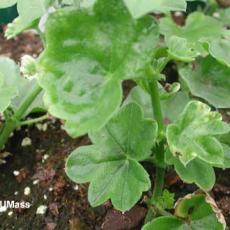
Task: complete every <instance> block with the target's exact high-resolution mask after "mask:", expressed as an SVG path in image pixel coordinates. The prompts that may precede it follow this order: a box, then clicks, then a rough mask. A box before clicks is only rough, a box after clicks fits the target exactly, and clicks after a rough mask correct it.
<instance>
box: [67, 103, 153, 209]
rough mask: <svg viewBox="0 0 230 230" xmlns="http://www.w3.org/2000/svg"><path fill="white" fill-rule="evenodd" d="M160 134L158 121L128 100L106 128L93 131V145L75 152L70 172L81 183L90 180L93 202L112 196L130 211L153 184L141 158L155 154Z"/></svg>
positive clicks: (117, 207)
mask: <svg viewBox="0 0 230 230" xmlns="http://www.w3.org/2000/svg"><path fill="white" fill-rule="evenodd" d="M140 134H141V135H140ZM156 136H157V125H156V123H155V122H153V121H151V120H146V119H143V114H142V111H141V109H140V107H139V106H138V105H137V104H135V103H131V104H128V105H127V106H125V107H123V108H122V109H121V110H120V112H119V113H118V114H117V115H116V116H115V117H114V118H112V119H111V120H110V121H109V123H108V124H107V125H106V126H105V127H104V128H103V129H102V130H100V131H98V132H95V133H91V135H90V139H91V140H92V142H93V145H89V146H84V147H80V148H78V149H77V150H75V151H74V152H72V153H71V155H70V156H69V157H68V159H67V162H66V173H67V175H68V176H69V177H70V179H72V180H73V181H75V182H77V183H85V182H90V186H89V201H90V203H91V205H92V206H98V205H100V204H102V203H104V202H105V201H106V200H108V199H111V200H112V203H113V205H114V207H115V208H116V209H118V210H121V211H126V210H128V209H130V208H131V207H132V206H133V205H134V204H135V203H136V202H137V201H138V200H139V199H140V197H141V194H142V192H144V191H147V190H148V189H149V188H150V185H151V182H150V179H149V176H148V174H147V172H146V171H145V169H144V168H143V167H142V166H141V164H140V163H138V161H142V160H145V159H146V158H147V157H148V156H149V155H150V154H151V148H152V147H153V145H154V141H155V139H156Z"/></svg>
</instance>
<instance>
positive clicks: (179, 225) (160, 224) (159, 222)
mask: <svg viewBox="0 0 230 230" xmlns="http://www.w3.org/2000/svg"><path fill="white" fill-rule="evenodd" d="M158 229H159V230H169V229H170V230H188V228H185V227H184V226H183V222H182V221H181V220H179V219H177V218H176V217H174V216H162V217H158V218H156V219H154V220H153V221H151V222H149V223H148V224H146V225H144V227H143V228H142V230H158Z"/></svg>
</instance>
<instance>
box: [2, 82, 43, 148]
mask: <svg viewBox="0 0 230 230" xmlns="http://www.w3.org/2000/svg"><path fill="white" fill-rule="evenodd" d="M41 91H42V89H41V87H40V86H38V85H36V86H35V87H34V89H33V90H32V92H31V94H30V95H29V96H28V97H27V98H26V99H25V101H24V102H23V103H22V104H21V105H20V107H19V109H18V110H17V111H16V112H15V114H14V115H13V116H12V117H11V118H10V119H8V120H7V121H6V123H5V124H4V126H3V129H2V131H1V133H0V150H1V149H2V148H3V147H4V145H5V143H6V141H7V139H8V138H9V136H10V135H11V133H12V132H13V131H14V129H15V128H17V127H18V126H19V125H20V120H21V119H22V117H23V116H24V115H25V113H26V111H27V109H28V108H29V106H30V105H31V104H32V102H33V101H34V100H35V98H36V97H37V96H38V95H39V94H40V92H41Z"/></svg>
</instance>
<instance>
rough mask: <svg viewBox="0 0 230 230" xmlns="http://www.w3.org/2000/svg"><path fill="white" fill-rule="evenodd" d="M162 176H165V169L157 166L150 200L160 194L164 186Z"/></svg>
mask: <svg viewBox="0 0 230 230" xmlns="http://www.w3.org/2000/svg"><path fill="white" fill-rule="evenodd" d="M164 176H165V169H164V168H160V167H157V168H156V177H155V185H154V190H153V196H152V198H151V201H154V200H157V198H158V197H160V196H161V194H162V191H163V188H164Z"/></svg>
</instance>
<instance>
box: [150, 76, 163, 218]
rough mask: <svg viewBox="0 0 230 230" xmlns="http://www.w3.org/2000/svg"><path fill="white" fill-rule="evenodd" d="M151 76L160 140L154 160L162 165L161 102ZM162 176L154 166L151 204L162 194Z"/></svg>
mask: <svg viewBox="0 0 230 230" xmlns="http://www.w3.org/2000/svg"><path fill="white" fill-rule="evenodd" d="M150 73H151V72H150ZM152 74H153V76H152V78H150V79H151V80H150V81H149V90H150V96H151V101H152V108H153V114H154V117H155V119H156V121H157V124H158V137H159V138H160V142H159V144H158V146H157V148H156V150H157V151H156V160H157V162H159V163H163V164H164V141H163V140H162V136H163V135H164V129H165V126H164V120H163V113H162V109H161V100H160V92H159V87H158V79H157V74H154V72H153V71H152ZM164 175H165V169H164V168H163V167H159V166H156V178H155V183H154V190H153V196H152V198H151V203H152V204H153V203H154V201H157V199H158V198H159V197H160V196H161V194H162V191H163V187H164ZM150 207H151V206H150ZM150 212H151V210H150V209H149V211H148V215H147V216H149V215H150Z"/></svg>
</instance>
